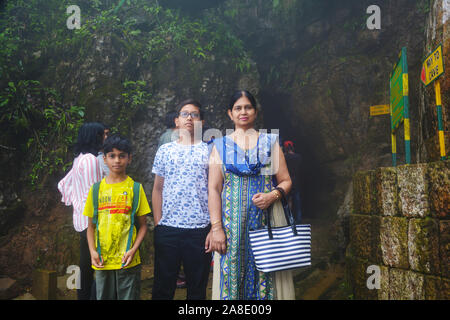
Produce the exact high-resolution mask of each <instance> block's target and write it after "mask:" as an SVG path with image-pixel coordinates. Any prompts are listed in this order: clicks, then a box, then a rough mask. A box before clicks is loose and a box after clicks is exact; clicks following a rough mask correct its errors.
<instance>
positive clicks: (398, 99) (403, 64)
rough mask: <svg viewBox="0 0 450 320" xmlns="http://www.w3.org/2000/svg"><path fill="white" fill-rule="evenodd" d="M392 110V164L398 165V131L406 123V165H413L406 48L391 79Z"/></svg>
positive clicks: (401, 53) (400, 55) (395, 66)
mask: <svg viewBox="0 0 450 320" xmlns="http://www.w3.org/2000/svg"><path fill="white" fill-rule="evenodd" d="M389 91H390V109H391V135H392V162H393V165H394V167H395V166H396V165H397V150H396V149H397V148H396V142H395V140H396V131H397V129H398V127H399V126H400V124H401V123H402V122H403V123H404V129H405V153H406V163H407V164H410V163H411V138H410V127H409V106H408V105H409V98H408V95H409V86H408V63H407V58H406V47H403V48H402V50H401V51H400V54H399V57H398V60H397V63H396V64H395V65H394V68H393V70H392V74H391V77H390V79H389Z"/></svg>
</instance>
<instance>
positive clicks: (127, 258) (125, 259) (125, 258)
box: [122, 249, 136, 269]
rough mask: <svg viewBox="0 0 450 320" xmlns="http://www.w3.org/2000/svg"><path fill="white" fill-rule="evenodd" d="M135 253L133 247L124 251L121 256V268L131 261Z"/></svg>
mask: <svg viewBox="0 0 450 320" xmlns="http://www.w3.org/2000/svg"><path fill="white" fill-rule="evenodd" d="M135 253H136V250H135V249H130V250H128V251H127V252H125V254H124V255H123V258H122V269H123V268H125V267H126V266H128V265H129V264H130V263H131V261H133V258H134V254H135Z"/></svg>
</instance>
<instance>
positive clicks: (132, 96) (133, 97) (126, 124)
mask: <svg viewBox="0 0 450 320" xmlns="http://www.w3.org/2000/svg"><path fill="white" fill-rule="evenodd" d="M123 87H124V89H125V91H124V92H123V93H122V98H123V102H124V103H123V104H122V105H121V108H120V110H119V115H118V117H117V119H116V121H115V125H114V127H113V128H112V130H113V131H114V132H121V133H123V134H125V135H129V134H130V132H131V129H132V120H133V119H134V118H135V116H136V114H137V113H138V112H139V111H141V110H143V109H144V107H145V106H146V105H147V104H148V103H149V102H150V98H151V96H152V95H151V93H150V91H149V86H148V85H147V82H146V81H142V80H138V81H125V82H124V83H123Z"/></svg>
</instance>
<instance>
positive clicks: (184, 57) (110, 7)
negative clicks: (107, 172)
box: [0, 0, 252, 185]
mask: <svg viewBox="0 0 450 320" xmlns="http://www.w3.org/2000/svg"><path fill="white" fill-rule="evenodd" d="M73 4H76V5H78V6H79V7H80V9H81V28H80V29H75V30H69V29H68V28H67V24H66V22H67V21H66V20H67V18H68V17H69V15H70V14H67V12H66V9H67V7H69V6H70V5H73ZM101 37H105V38H109V39H111V40H112V41H113V42H114V43H116V42H117V43H118V44H119V46H120V49H121V50H123V51H124V52H123V54H124V55H125V56H127V57H128V58H129V60H130V61H131V60H133V59H130V57H133V58H134V59H135V60H136V62H137V63H138V64H139V65H141V66H145V67H149V68H150V70H149V72H150V73H151V74H152V76H153V71H156V72H162V70H163V67H162V64H161V63H162V62H164V61H171V59H172V60H173V61H177V59H178V61H179V60H181V61H188V66H187V68H188V69H187V70H186V73H187V74H189V76H192V78H194V76H196V77H197V78H196V79H201V77H202V75H200V73H201V70H202V68H201V67H202V66H205V65H207V66H213V67H214V69H215V70H220V68H222V70H228V69H231V70H233V69H234V70H235V71H237V72H241V73H245V72H248V71H249V70H250V69H251V67H252V65H251V60H250V57H249V56H248V54H247V53H246V51H245V49H244V45H243V43H242V41H241V40H240V39H239V38H238V37H237V36H235V35H234V34H233V33H232V32H231V31H230V28H229V26H228V25H227V24H226V23H224V22H223V21H221V20H220V19H219V18H218V17H217V16H215V15H214V14H213V15H207V14H203V15H200V16H197V17H193V16H183V15H182V14H181V13H180V12H179V11H177V10H174V9H166V8H163V7H161V6H160V5H159V3H158V1H156V0H149V1H147V0H126V1H122V0H77V1H76V2H75V3H74V2H73V1H71V0H17V1H8V2H7V4H6V5H5V6H4V8H3V10H2V12H0V52H1V53H2V54H1V55H0V124H1V126H2V129H3V130H2V133H1V134H0V145H1V146H2V147H6V148H9V149H8V150H9V151H14V152H15V154H16V156H17V158H23V159H24V164H23V165H24V166H25V167H27V168H29V172H27V173H26V175H27V176H28V180H29V182H30V183H32V184H33V185H38V184H40V183H41V180H42V178H43V177H44V176H45V175H49V174H52V173H54V172H56V171H58V170H64V169H66V168H67V166H69V165H70V162H67V161H69V160H71V158H72V155H71V154H70V153H69V151H70V147H71V146H72V145H73V143H74V139H75V137H76V133H77V130H78V128H79V126H80V125H81V123H82V121H83V118H84V113H85V109H84V107H80V106H71V105H77V104H78V103H77V102H73V101H65V100H64V99H68V97H69V99H72V97H71V94H72V92H70V89H69V94H66V93H67V91H64V90H68V89H67V87H68V86H65V87H64V84H61V83H56V84H53V83H51V81H52V79H48V78H46V77H48V75H49V74H57V75H58V76H59V75H60V73H58V72H60V70H61V69H62V68H65V69H64V70H66V69H68V70H69V69H70V68H72V65H75V66H77V65H79V64H78V61H83V60H84V59H86V58H88V57H91V56H92V52H93V44H94V42H95V41H97V39H99V38H101ZM58 62H64V63H61V65H64V67H61V65H57V63H58ZM133 62H134V60H133ZM66 65H67V67H65V66H66ZM216 67H217V68H216ZM158 68H159V69H158ZM48 70H50V71H49V72H47V71H48ZM53 70H56V72H53ZM199 70H200V71H199ZM42 71H46V72H44V73H45V75H43V74H42ZM218 72H220V71H218ZM130 74H131V72H130ZM155 78H156V76H155ZM58 79H59V78H58ZM127 79H129V80H127V81H124V82H123V92H122V94H121V97H122V101H123V103H121V104H120V106H119V107H118V108H119V110H118V112H117V113H116V114H115V116H116V117H117V118H116V119H115V120H117V121H115V122H114V123H115V125H116V128H115V129H117V130H120V132H123V133H126V134H129V133H130V130H131V128H132V120H133V119H135V118H136V116H137V115H138V113H139V112H140V111H142V110H143V109H144V107H145V106H146V105H148V104H149V102H150V101H151V99H152V95H151V92H152V90H153V89H154V88H151V86H150V82H149V83H147V82H145V81H136V79H133V78H132V77H131V76H129V75H128V78H127ZM38 80H39V81H38ZM122 80H123V79H121V80H119V81H122ZM155 83H157V81H156V80H155V81H153V80H152V82H151V85H152V86H155ZM116 94H117V93H116ZM88 107H91V106H88ZM89 110H90V109H89ZM86 113H87V114H89V113H88V112H86ZM89 120H91V119H89ZM113 129H114V128H113ZM64 164H65V165H64Z"/></svg>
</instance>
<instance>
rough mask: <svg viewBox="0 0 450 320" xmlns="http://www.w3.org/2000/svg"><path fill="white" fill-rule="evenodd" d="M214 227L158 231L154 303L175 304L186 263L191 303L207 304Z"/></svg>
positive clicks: (166, 228)
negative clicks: (208, 244) (208, 247)
mask: <svg viewBox="0 0 450 320" xmlns="http://www.w3.org/2000/svg"><path fill="white" fill-rule="evenodd" d="M209 229H210V226H208V227H206V228H203V229H182V228H173V227H168V226H161V225H158V226H156V227H155V232H154V243H155V277H154V283H153V293H152V299H153V300H172V299H173V297H174V294H175V289H176V285H177V283H176V282H177V275H178V272H179V270H180V266H181V263H183V269H184V274H185V277H186V287H187V299H188V300H205V299H206V286H207V285H208V277H209V272H210V268H211V253H205V240H206V236H207V235H208V232H209Z"/></svg>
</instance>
